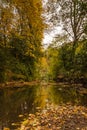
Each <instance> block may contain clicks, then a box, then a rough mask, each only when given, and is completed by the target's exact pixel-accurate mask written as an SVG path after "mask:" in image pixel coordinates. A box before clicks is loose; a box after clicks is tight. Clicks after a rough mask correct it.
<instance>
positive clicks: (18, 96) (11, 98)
mask: <svg viewBox="0 0 87 130" xmlns="http://www.w3.org/2000/svg"><path fill="white" fill-rule="evenodd" d="M79 90H80V89H78V87H76V86H72V85H65V84H45V83H44V84H37V85H32V86H23V87H15V88H14V87H13V88H12V87H11V88H10V87H8V88H3V89H2V88H1V89H0V130H4V128H10V130H16V129H17V128H18V127H19V126H20V123H21V121H23V120H24V118H27V117H28V115H29V113H35V112H36V111H37V108H38V107H40V108H41V109H43V108H46V106H47V105H48V104H54V105H62V104H67V103H72V104H73V105H75V104H76V105H82V106H87V93H85V92H81V91H79Z"/></svg>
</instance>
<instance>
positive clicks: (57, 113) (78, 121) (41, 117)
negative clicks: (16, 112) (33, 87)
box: [19, 104, 87, 130]
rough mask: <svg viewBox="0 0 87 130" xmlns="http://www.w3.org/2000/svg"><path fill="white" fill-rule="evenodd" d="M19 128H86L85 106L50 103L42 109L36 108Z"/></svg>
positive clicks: (25, 129) (49, 129)
mask: <svg viewBox="0 0 87 130" xmlns="http://www.w3.org/2000/svg"><path fill="white" fill-rule="evenodd" d="M19 130H87V107H85V106H76V105H74V106H73V105H71V104H66V105H59V106H56V107H54V105H52V104H51V105H48V107H47V108H45V109H43V110H41V109H40V108H38V111H37V112H36V113H35V114H29V117H28V119H26V120H25V121H24V122H23V123H22V125H21V128H19Z"/></svg>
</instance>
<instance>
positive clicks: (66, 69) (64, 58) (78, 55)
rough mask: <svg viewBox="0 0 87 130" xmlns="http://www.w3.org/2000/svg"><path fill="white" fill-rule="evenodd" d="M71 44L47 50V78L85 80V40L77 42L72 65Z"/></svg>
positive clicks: (86, 46) (86, 47)
mask: <svg viewBox="0 0 87 130" xmlns="http://www.w3.org/2000/svg"><path fill="white" fill-rule="evenodd" d="M72 48H73V47H72V43H71V44H70V43H67V44H63V45H61V46H60V47H58V48H57V47H56V48H54V47H50V48H48V50H47V51H48V57H49V58H48V60H49V66H50V65H51V66H50V67H49V70H50V71H49V76H51V77H53V79H56V80H57V79H58V77H59V78H64V80H76V79H77V80H78V79H80V78H81V77H84V79H86V78H87V69H86V68H87V40H83V41H80V42H78V46H77V47H76V50H75V55H74V57H73V58H74V63H73V59H72V54H73V49H72Z"/></svg>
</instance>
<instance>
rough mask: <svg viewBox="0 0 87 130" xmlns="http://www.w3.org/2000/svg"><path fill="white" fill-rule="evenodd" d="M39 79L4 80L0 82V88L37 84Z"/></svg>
mask: <svg viewBox="0 0 87 130" xmlns="http://www.w3.org/2000/svg"><path fill="white" fill-rule="evenodd" d="M38 83H39V81H30V82H24V81H12V82H6V83H0V88H8V87H23V86H28V85H29V86H30V85H35V84H38Z"/></svg>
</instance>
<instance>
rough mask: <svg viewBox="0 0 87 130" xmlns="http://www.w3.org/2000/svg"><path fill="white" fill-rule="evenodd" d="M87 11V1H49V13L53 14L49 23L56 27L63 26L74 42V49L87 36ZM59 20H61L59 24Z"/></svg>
mask: <svg viewBox="0 0 87 130" xmlns="http://www.w3.org/2000/svg"><path fill="white" fill-rule="evenodd" d="M49 5H50V6H49ZM86 11H87V1H85V0H65V1H64V0H56V1H53V0H51V1H50V0H48V12H49V13H51V17H50V20H49V21H50V22H52V23H54V26H56V25H58V24H60V23H61V24H62V25H63V30H64V31H65V32H66V33H67V35H68V38H71V40H72V41H73V47H75V46H76V43H77V42H78V41H79V40H80V39H81V38H82V37H83V36H85V27H86V25H87V12H86ZM58 20H60V22H59V23H58V22H57V21H58Z"/></svg>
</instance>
